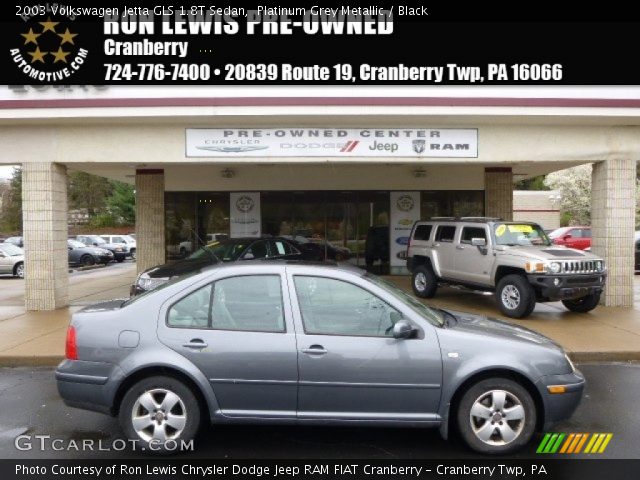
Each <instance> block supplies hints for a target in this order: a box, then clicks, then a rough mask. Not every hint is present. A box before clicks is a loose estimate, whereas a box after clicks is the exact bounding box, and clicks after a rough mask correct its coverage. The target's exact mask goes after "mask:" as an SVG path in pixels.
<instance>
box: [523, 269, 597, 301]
mask: <svg viewBox="0 0 640 480" xmlns="http://www.w3.org/2000/svg"><path fill="white" fill-rule="evenodd" d="M527 278H528V279H529V283H530V284H531V285H532V286H533V287H534V288H535V289H536V290H537V291H538V292H539V297H541V299H543V300H554V301H555V300H568V299H573V298H581V297H585V296H587V295H592V294H594V293H602V292H603V291H604V285H605V283H606V281H607V274H606V273H593V274H584V275H528V276H527ZM556 280H557V282H556ZM556 283H557V285H556Z"/></svg>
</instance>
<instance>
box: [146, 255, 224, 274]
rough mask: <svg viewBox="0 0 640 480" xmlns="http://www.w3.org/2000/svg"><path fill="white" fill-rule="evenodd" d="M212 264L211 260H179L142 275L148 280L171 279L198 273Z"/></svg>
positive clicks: (151, 269) (156, 267)
mask: <svg viewBox="0 0 640 480" xmlns="http://www.w3.org/2000/svg"><path fill="white" fill-rule="evenodd" d="M214 263H215V262H214V261H213V259H211V260H209V259H200V260H180V261H178V262H174V263H165V264H164V265H158V266H155V267H153V268H150V269H149V270H147V271H145V272H144V273H145V274H146V275H147V276H148V277H149V278H171V277H176V276H180V275H185V274H187V273H191V272H195V271H198V270H200V269H201V268H204V267H208V266H209V265H213V264H214Z"/></svg>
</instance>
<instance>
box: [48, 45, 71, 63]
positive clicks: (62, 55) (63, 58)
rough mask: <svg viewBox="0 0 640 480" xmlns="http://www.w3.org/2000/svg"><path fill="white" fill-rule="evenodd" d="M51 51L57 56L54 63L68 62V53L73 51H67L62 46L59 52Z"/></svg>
mask: <svg viewBox="0 0 640 480" xmlns="http://www.w3.org/2000/svg"><path fill="white" fill-rule="evenodd" d="M49 53H50V54H51V55H53V57H54V58H55V60H54V61H53V63H58V62H64V63H67V55H69V54H70V53H71V52H65V51H63V50H62V47H60V48H58V51H57V52H49Z"/></svg>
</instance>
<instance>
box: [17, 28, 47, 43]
mask: <svg viewBox="0 0 640 480" xmlns="http://www.w3.org/2000/svg"><path fill="white" fill-rule="evenodd" d="M20 35H22V36H23V37H24V44H25V45H29V44H30V43H34V44H35V45H36V46H37V45H38V37H39V36H40V35H42V34H41V33H35V32H34V31H33V28H30V29H29V32H28V33H21V34H20Z"/></svg>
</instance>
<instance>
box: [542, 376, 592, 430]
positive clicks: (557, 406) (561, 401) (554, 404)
mask: <svg viewBox="0 0 640 480" xmlns="http://www.w3.org/2000/svg"><path fill="white" fill-rule="evenodd" d="M585 385H586V381H585V379H584V375H582V372H580V371H579V370H576V371H575V372H573V373H569V374H566V375H548V376H544V377H542V378H540V379H539V380H538V381H537V382H536V387H537V388H538V390H539V391H540V394H541V396H542V401H543V402H544V412H545V416H544V429H545V430H547V429H549V428H550V427H551V426H552V425H553V424H554V423H557V422H559V421H561V420H566V419H568V418H570V417H571V415H573V412H575V410H576V408H578V405H579V404H580V401H581V400H582V394H583V392H584V387H585ZM558 386H563V387H564V390H565V393H550V391H549V387H558Z"/></svg>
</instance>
